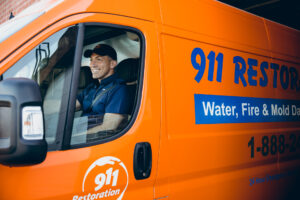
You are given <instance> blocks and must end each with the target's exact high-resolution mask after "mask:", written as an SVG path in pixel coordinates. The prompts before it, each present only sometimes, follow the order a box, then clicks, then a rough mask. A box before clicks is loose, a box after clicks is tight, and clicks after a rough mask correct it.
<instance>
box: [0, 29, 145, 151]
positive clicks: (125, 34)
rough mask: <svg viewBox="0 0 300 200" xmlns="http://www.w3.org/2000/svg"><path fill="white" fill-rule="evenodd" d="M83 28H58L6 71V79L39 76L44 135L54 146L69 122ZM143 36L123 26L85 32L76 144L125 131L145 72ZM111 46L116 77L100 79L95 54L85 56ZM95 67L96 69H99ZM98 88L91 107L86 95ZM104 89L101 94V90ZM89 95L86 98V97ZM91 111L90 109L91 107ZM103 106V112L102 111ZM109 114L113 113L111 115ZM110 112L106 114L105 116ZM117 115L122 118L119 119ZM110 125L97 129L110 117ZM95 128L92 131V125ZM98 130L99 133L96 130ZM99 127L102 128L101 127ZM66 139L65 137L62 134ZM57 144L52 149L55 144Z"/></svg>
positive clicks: (75, 134) (76, 113) (78, 94)
mask: <svg viewBox="0 0 300 200" xmlns="http://www.w3.org/2000/svg"><path fill="white" fill-rule="evenodd" d="M77 32H78V26H77V25H74V26H71V27H68V28H65V29H62V30H60V31H58V32H57V33H55V34H53V35H52V36H50V37H49V38H48V39H46V40H44V41H43V42H41V43H40V44H39V45H38V46H36V47H35V48H34V49H32V50H31V51H30V52H29V53H27V54H26V55H25V56H24V57H23V58H21V59H20V60H19V61H18V62H17V63H15V64H14V65H13V66H12V67H11V68H9V69H8V70H7V71H6V72H5V73H4V74H3V79H7V78H11V77H23V78H29V79H33V80H35V81H36V82H37V83H38V85H39V87H40V91H41V95H42V99H43V111H44V120H45V135H46V140H47V142H48V145H50V149H52V148H54V149H55V148H59V147H55V145H56V143H58V140H61V139H59V138H58V135H59V134H60V135H62V132H63V131H62V130H63V128H62V127H63V126H64V125H63V124H64V123H65V121H66V115H67V114H66V113H67V112H68V111H67V109H66V108H67V105H68V101H69V96H68V95H69V92H70V90H71V88H72V86H71V79H72V76H73V75H72V71H73V68H74V65H76V64H75V63H74V58H75V49H76V48H75V47H76V46H77V48H78V45H77V44H76V39H77ZM140 41H141V40H140V38H139V36H138V34H136V33H134V32H132V31H128V30H125V29H122V28H111V27H104V26H98V25H97V26H95V25H86V26H85V33H84V42H83V51H82V57H81V59H80V60H81V67H80V68H81V69H80V76H79V84H78V89H77V101H78V100H80V96H82V99H81V100H80V101H79V104H80V103H81V104H82V105H81V108H79V109H78V110H77V111H76V112H75V117H74V121H73V129H72V136H71V145H75V144H85V143H86V142H89V141H102V140H103V139H107V138H110V137H111V136H114V135H116V134H117V133H120V132H121V131H122V130H123V129H124V128H125V127H126V126H127V125H128V123H129V121H130V119H131V118H132V115H133V112H134V108H135V105H136V99H137V95H136V94H137V88H138V85H139V73H140V52H141V44H140ZM99 44H100V45H104V46H105V45H106V46H110V47H111V48H113V49H114V50H115V51H116V55H117V57H116V58H115V66H114V69H113V72H114V75H113V78H112V79H113V80H110V79H111V78H108V83H109V84H105V87H104V88H103V87H102V85H103V83H105V81H107V80H103V82H102V83H99V80H98V78H95V77H94V75H93V71H91V70H90V69H91V68H90V66H91V58H90V57H87V56H84V53H85V52H86V51H87V50H91V49H94V48H95V47H96V46H97V45H99ZM94 71H95V70H94ZM91 88H93V91H92V93H93V92H94V93H93V94H92V95H93V97H92V100H91V101H93V100H94V98H95V99H96V100H94V101H95V102H94V103H93V105H92V106H91V108H88V107H87V105H88V103H87V102H88V101H89V100H87V99H88V98H91V96H88V95H90V94H87V93H89V92H91V91H89V89H91ZM100 89H101V90H102V89H104V90H106V92H105V93H101V94H100V93H98V92H99V90H100ZM86 94H87V96H85V95H86ZM89 109H90V110H89ZM99 109H100V110H99ZM106 113H109V114H106ZM105 114H106V115H105ZM115 117H117V118H115ZM106 119H108V120H109V121H108V122H109V123H110V125H111V124H113V127H111V126H110V127H108V128H104V129H103V127H102V129H101V130H100V129H99V130H98V129H97V127H98V126H101V124H102V123H103V122H105V120H106ZM92 128H93V129H92ZM92 130H94V131H95V132H93V131H92ZM97 130H98V131H97ZM60 137H61V136H60ZM51 145H53V147H51Z"/></svg>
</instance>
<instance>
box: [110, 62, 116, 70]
mask: <svg viewBox="0 0 300 200" xmlns="http://www.w3.org/2000/svg"><path fill="white" fill-rule="evenodd" d="M116 66H117V61H115V60H111V61H110V68H111V69H114V68H115V67H116Z"/></svg>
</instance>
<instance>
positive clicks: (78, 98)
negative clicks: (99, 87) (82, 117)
mask: <svg viewBox="0 0 300 200" xmlns="http://www.w3.org/2000/svg"><path fill="white" fill-rule="evenodd" d="M91 87H92V85H91V84H90V85H88V86H87V87H86V88H85V89H84V90H83V91H81V92H80V93H79V94H78V95H77V100H78V101H79V103H80V104H81V106H82V105H83V99H84V97H85V96H86V95H87V94H88V92H89V90H90V89H91Z"/></svg>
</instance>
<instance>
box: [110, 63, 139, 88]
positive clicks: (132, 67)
mask: <svg viewBox="0 0 300 200" xmlns="http://www.w3.org/2000/svg"><path fill="white" fill-rule="evenodd" d="M139 66H140V61H139V59H138V58H127V59H125V60H122V61H121V62H120V63H119V64H118V65H117V66H116V68H115V73H116V74H117V75H118V77H119V78H121V79H123V80H125V82H126V83H129V82H134V81H136V80H137V78H138V70H139Z"/></svg>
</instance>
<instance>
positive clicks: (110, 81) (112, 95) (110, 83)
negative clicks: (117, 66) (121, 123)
mask: <svg viewBox="0 0 300 200" xmlns="http://www.w3.org/2000/svg"><path fill="white" fill-rule="evenodd" d="M101 93H102V94H101ZM97 96H98V97H97ZM77 99H78V101H79V102H80V104H81V107H82V110H83V113H82V116H91V115H104V114H105V113H117V114H130V113H129V112H130V111H129V109H130V97H129V91H128V88H127V86H126V84H125V81H124V80H122V79H119V78H118V77H117V76H116V75H115V74H113V75H111V76H109V77H107V78H105V79H103V80H101V83H100V84H95V83H91V84H90V85H88V86H87V88H85V89H84V90H83V91H82V92H81V93H80V94H79V95H78V96H77ZM95 99H96V101H95ZM93 101H94V102H93ZM91 105H92V106H91Z"/></svg>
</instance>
